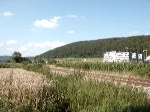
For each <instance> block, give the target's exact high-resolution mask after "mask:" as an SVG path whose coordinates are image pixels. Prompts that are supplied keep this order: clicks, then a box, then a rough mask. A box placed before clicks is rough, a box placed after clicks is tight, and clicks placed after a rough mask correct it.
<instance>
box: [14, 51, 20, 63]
mask: <svg viewBox="0 0 150 112" xmlns="http://www.w3.org/2000/svg"><path fill="white" fill-rule="evenodd" d="M12 58H13V60H14V61H15V62H16V63H20V62H22V57H21V53H20V52H17V51H15V52H14V53H13V54H12Z"/></svg>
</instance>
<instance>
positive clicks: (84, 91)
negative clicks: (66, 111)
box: [55, 74, 150, 112]
mask: <svg viewBox="0 0 150 112" xmlns="http://www.w3.org/2000/svg"><path fill="white" fill-rule="evenodd" d="M82 77H83V75H82V74H74V75H71V76H66V77H61V76H57V77H55V80H57V81H58V90H59V91H61V92H62V93H63V96H64V97H65V98H67V99H70V102H71V104H70V107H71V109H72V112H143V110H144V112H149V110H150V102H149V101H148V100H147V95H146V94H145V93H143V92H142V91H138V90H136V89H135V90H134V89H133V88H132V87H129V86H120V85H114V84H113V83H107V82H98V81H93V80H88V81H85V80H83V79H82Z"/></svg>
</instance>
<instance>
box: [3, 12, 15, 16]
mask: <svg viewBox="0 0 150 112" xmlns="http://www.w3.org/2000/svg"><path fill="white" fill-rule="evenodd" d="M13 15H14V14H13V13H11V12H4V13H3V16H13Z"/></svg>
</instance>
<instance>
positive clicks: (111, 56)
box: [103, 51, 142, 62]
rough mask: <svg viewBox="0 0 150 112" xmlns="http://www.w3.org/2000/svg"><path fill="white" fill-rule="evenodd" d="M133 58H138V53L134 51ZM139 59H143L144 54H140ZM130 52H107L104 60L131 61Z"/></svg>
mask: <svg viewBox="0 0 150 112" xmlns="http://www.w3.org/2000/svg"><path fill="white" fill-rule="evenodd" d="M132 59H135V60H136V53H132ZM138 59H139V60H142V54H138ZM129 61H130V59H129V52H116V51H111V52H106V53H105V54H104V58H103V62H129Z"/></svg>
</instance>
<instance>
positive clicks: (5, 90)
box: [0, 63, 150, 112]
mask: <svg viewBox="0 0 150 112" xmlns="http://www.w3.org/2000/svg"><path fill="white" fill-rule="evenodd" d="M82 64H83V63H82ZM64 66H67V65H66V64H64ZM90 66H91V65H90ZM21 67H23V68H24V69H26V70H28V71H33V72H37V73H39V74H37V75H34V78H33V79H32V78H30V76H31V75H32V74H33V72H31V73H29V72H28V73H25V75H28V77H26V78H27V79H28V80H30V79H31V83H32V84H33V83H37V84H33V85H34V86H39V87H32V85H30V84H28V85H24V86H23V81H24V80H25V77H22V76H21V73H23V72H22V71H19V72H18V74H17V73H15V71H13V69H10V71H11V70H12V71H11V72H10V71H9V72H8V70H6V71H7V73H9V75H8V76H7V77H6V78H4V77H3V76H6V72H1V73H0V74H1V76H2V77H3V78H0V79H1V81H0V83H1V84H0V85H1V86H0V89H1V90H2V91H1V92H0V111H2V112H5V111H11V112H16V111H18V112H99V111H100V112H149V110H150V101H149V99H148V96H147V94H146V93H144V92H142V90H138V89H136V88H133V87H130V86H121V85H115V84H113V83H107V82H99V81H93V80H85V79H84V75H83V74H80V73H77V74H74V75H70V76H65V77H63V76H58V75H53V74H52V73H51V72H50V69H49V68H47V67H46V66H45V65H44V66H43V65H41V64H24V65H22V66H21ZM84 67H85V68H86V69H87V68H88V69H89V67H88V65H84ZM120 69H121V68H120ZM4 73H5V75H4ZM40 74H43V75H44V76H42V77H43V78H44V77H45V76H46V77H47V78H44V79H42V80H41V81H42V82H39V81H34V80H35V79H38V80H39V79H40V78H39V76H40ZM15 75H17V76H18V77H19V76H20V77H22V79H21V80H20V79H19V80H18V81H19V82H16V83H14V82H13V81H15V80H16V79H17V78H15V77H14V76H15ZM26 82H30V81H26ZM45 82H46V83H45ZM15 84H18V85H17V86H15ZM18 87H19V88H18ZM31 88H32V89H31Z"/></svg>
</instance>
